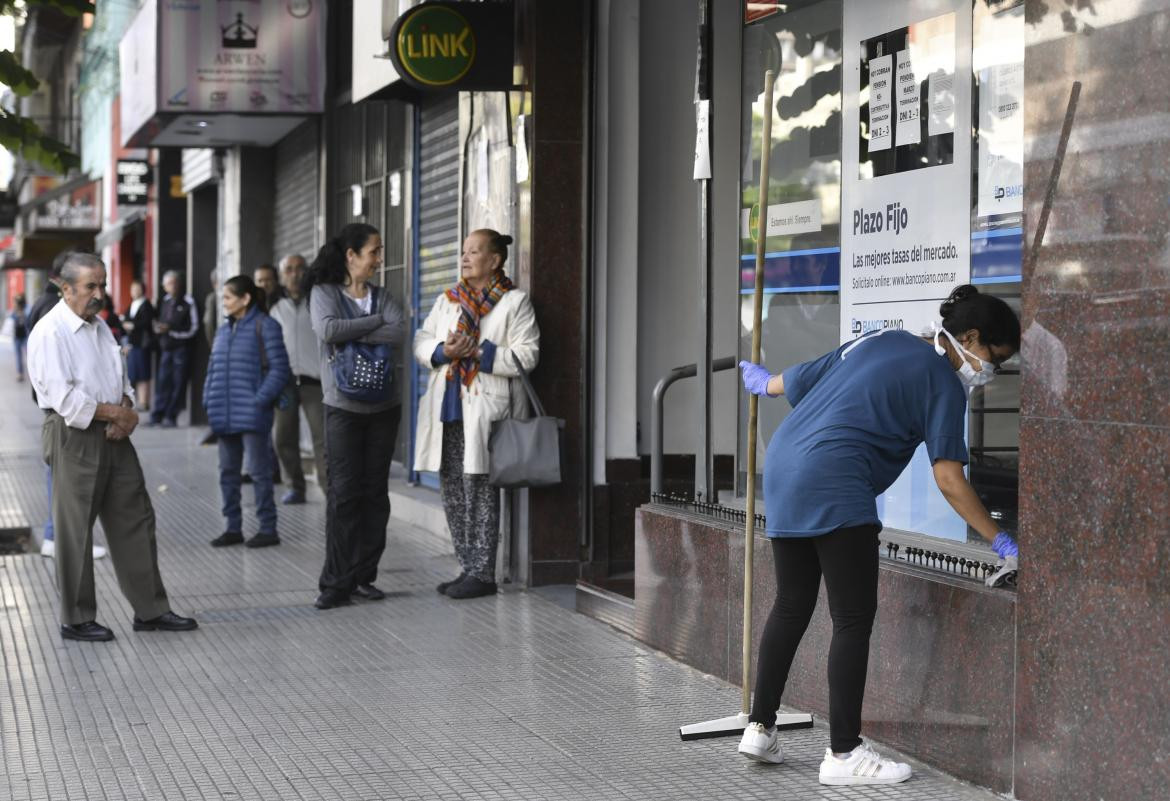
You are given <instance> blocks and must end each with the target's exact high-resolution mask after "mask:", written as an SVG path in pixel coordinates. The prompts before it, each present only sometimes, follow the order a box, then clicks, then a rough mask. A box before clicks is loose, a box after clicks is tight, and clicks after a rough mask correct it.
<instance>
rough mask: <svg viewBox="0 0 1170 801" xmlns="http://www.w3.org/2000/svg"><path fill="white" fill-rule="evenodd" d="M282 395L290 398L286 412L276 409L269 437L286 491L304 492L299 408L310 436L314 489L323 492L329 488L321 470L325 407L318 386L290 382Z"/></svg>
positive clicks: (323, 467)
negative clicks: (286, 485)
mask: <svg viewBox="0 0 1170 801" xmlns="http://www.w3.org/2000/svg"><path fill="white" fill-rule="evenodd" d="M285 394H287V395H288V396H289V397H290V398H292V403H290V404H289V406H288V408H287V409H280V408H278V409H277V410H276V427H275V429H274V430H273V435H272V438H273V440H274V441H275V443H276V455H277V457H279V459H280V467H281V469H282V470H284V477H285V482H286V483H287V484H288V486H289V488H290V489H293V490H295V491H297V492H299V493H301V494H302V495H303V494H304V492H305V469H304V468H303V467H302V466H301V417H300V412H301V409H304V410H305V419H306V420H308V421H309V432H310V433H311V434H312V436H313V460H314V461H315V462H316V463H317V486H319V487H320V488H321V490H322V491H325V490H326V489H327V488H328V486H329V481H328V479H327V478H326V468H325V407H324V406H323V404H322V399H321V385H320V384H310V383H307V382H306V383H302V384H301V385H300V386H297V383H296V379H295V378H293V379H290V380H289V383H288V386H287V387H286V389H285Z"/></svg>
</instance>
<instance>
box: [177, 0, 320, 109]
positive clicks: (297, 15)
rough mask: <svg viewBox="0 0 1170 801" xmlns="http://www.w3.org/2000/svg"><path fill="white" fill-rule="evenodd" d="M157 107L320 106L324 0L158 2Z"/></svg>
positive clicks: (253, 107)
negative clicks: (283, 0) (315, 0)
mask: <svg viewBox="0 0 1170 801" xmlns="http://www.w3.org/2000/svg"><path fill="white" fill-rule="evenodd" d="M160 12H161V13H160V15H159V37H160V38H159V40H160V42H161V43H162V46H161V48H160V52H159V77H160V86H159V108H160V110H162V111H180V112H217V111H229V112H237V113H238V112H249V113H275V114H307V113H315V112H321V111H324V109H325V28H326V25H325V3H323V2H320V0H317V2H313V0H288V1H287V2H279V3H277V2H266V3H258V2H254V1H253V0H218V2H207V1H206V0H204V1H203V2H190V0H181V1H180V0H161V6H160Z"/></svg>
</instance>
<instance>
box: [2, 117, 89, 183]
mask: <svg viewBox="0 0 1170 801" xmlns="http://www.w3.org/2000/svg"><path fill="white" fill-rule="evenodd" d="M0 145H3V146H4V147H5V148H6V149H7V150H9V151H11V152H12V153H14V154H16V155H19V156H20V157H21V158H23V159H25V160H26V161H30V162H33V163H36V164H39V165H40V166H42V167H44V168H45V169H47V170H50V171H52V172H54V173H60V174H65V173H67V172H69V171H70V170H73V169H77V168H78V167H80V166H81V158H80V157H78V156H77V154H75V153H73V152H71V151H70V150H69V148H68V147H66V146H65V144H63V143H62V142H59V141H57V140H56V139H53V138H52V137H50V136H45V134H44V133H43V132H42V131H41V129H40V128H39V127H37V125H36V123H34V122H33V121H32V120H30V119H27V118H25V117H21V116H20V115H18V114H14V113H12V112H10V111H5V110H4V109H0Z"/></svg>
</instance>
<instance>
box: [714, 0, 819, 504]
mask: <svg viewBox="0 0 1170 801" xmlns="http://www.w3.org/2000/svg"><path fill="white" fill-rule="evenodd" d="M743 52H744V62H743V65H744V66H743V87H744V92H743V97H742V102H741V127H740V130H741V131H742V145H741V153H743V168H742V178H741V189H742V194H741V204H740V206H741V209H740V275H739V288H740V294H739V298H740V303H739V309H740V334H741V346H740V353H741V354H743V355H744V356H745V357H746V356H749V355H750V353H751V334H752V331H751V325H752V289H753V287H754V285H755V252H756V245H755V240H754V229H755V219H754V218H755V215H757V214H759V213H760V210H761V208H762V207H763V206H764V205H765V204H761V203H760V202H759V194H760V146H761V142H760V138H761V135H762V126H763V117H762V105H763V89H764V72H765V71H766V70H768V69H772V70H775V71H776V80H775V86H774V90H773V94H774V96H773V102H774V109H775V116H774V117H773V119H772V142H771V153H770V155H769V158H770V165H769V171H768V172H769V174H768V198H767V204H766V205H767V215H768V217H767V219H768V223H767V231H766V233H767V241H766V244H765V248H764V250H765V254H766V263H765V268H764V273H765V288H764V292H765V297H764V311H763V323H762V325H763V331H762V337H761V341H762V353H763V357H762V358H763V361H764V363H765V364H768V365H771V366H774V367H776V366H779V365H789V364H795V363H797V362H802V361H807V360H808V359H812V358H815V357H816V356H820V355H821V354H822V353H824V352H825V351H827V350H831V349H832V348H834V347H836V346H837V328H838V321H839V318H840V310H839V304H838V302H837V291H838V288H839V283H840V280H841V279H840V266H841V247H840V245H841V2H840V0H830V1H829V2H821V3H815V4H812V5H809V6H807V7H804V8H801V9H799V10H793V11H789V12H787V13H783V14H776V15H773V16H771V17H767V18H765V19H763V20H760V21H758V22H754V23H752V24H750V25H748V26H747V27H746V28H745V29H744V38H743ZM777 369H778V367H777ZM788 411H789V406H788V404H787V403H784V402H778V403H763V404H760V407H759V429H758V431H759V444H758V450H757V452H758V454H759V457H758V460H757V469H758V470H762V469H763V464H764V460H763V453H764V448H765V447H766V446H767V443H768V440H769V439H771V437H772V433H773V432H774V431H775V430H776V428H777V426H779V425H780V423H781V421H783V419H784V417H785V416H787V414H788ZM746 420H747V403H746V399H744V398H741V410H740V431H741V432H743V431H745V430H746ZM737 449H738V464H739V465H740V467H739V475H738V479H737V480H738V486H739V489H738V494H740V495H742V494H743V491H744V484H745V473H744V472H743V471H744V465H745V464H746V442H745V437H744V436H742V435H741V436H740V437H739V438H738V444H737ZM756 486H757V487H762V481H757V484H756Z"/></svg>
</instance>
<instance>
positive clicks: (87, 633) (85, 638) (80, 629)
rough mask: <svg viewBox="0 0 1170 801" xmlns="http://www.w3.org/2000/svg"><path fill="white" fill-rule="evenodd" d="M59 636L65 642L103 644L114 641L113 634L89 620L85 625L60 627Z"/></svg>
mask: <svg viewBox="0 0 1170 801" xmlns="http://www.w3.org/2000/svg"><path fill="white" fill-rule="evenodd" d="M61 636H62V637H63V638H65V639H66V640H79V641H81V642H105V641H107V640H112V639H114V632H112V631H110V630H109V629H107V628H106V627H105V626H103V625H102V624H101V623H98V622H97V621H96V620H90V621H88V622H86V623H74V624H73V625H71V626H65V625H63V626H61Z"/></svg>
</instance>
